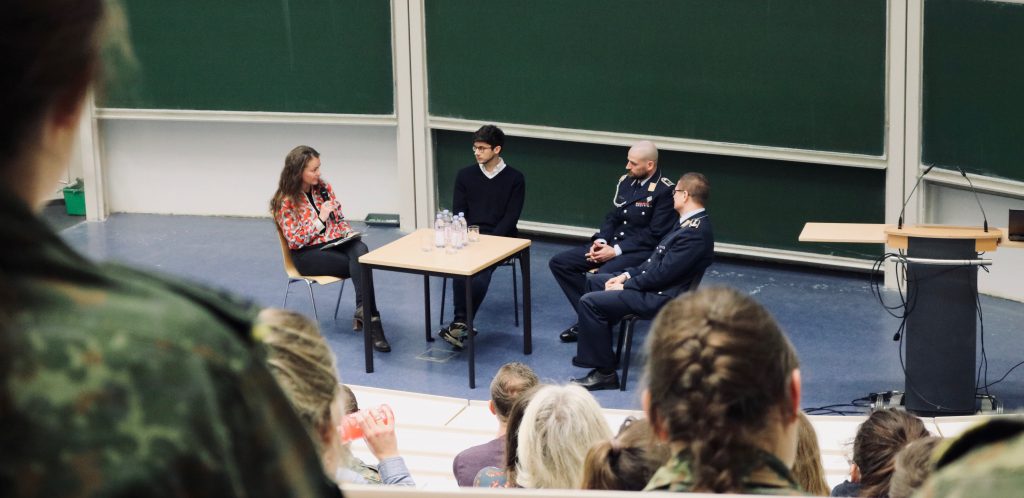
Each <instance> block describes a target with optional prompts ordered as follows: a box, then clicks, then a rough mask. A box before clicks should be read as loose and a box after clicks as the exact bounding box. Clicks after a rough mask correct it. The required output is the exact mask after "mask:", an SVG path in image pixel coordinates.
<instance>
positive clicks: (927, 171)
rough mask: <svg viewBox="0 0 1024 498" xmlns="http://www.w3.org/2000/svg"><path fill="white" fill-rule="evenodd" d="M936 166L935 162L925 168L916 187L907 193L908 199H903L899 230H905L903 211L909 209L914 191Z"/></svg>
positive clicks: (898, 224) (897, 225)
mask: <svg viewBox="0 0 1024 498" xmlns="http://www.w3.org/2000/svg"><path fill="white" fill-rule="evenodd" d="M934 167H935V165H934V164H933V165H931V166H928V168H927V169H925V170H924V173H921V176H919V177H917V183H915V184H914V188H912V189H910V194H908V195H907V200H905V201H903V209H900V219H899V222H898V223H897V224H896V229H897V230H903V213H904V212H906V210H907V204H910V198H911V197H912V196H913V195H914V191H916V190H917V187H918V186H920V185H921V180H924V176H925V175H927V174H928V173H929V172H930V171H931V170H932V168H934Z"/></svg>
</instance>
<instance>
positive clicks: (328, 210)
mask: <svg viewBox="0 0 1024 498" xmlns="http://www.w3.org/2000/svg"><path fill="white" fill-rule="evenodd" d="M339 207H341V206H340V203H339V202H338V201H327V202H325V203H323V204H321V205H320V221H322V222H324V223H327V219H328V218H330V217H331V214H332V213H334V212H335V211H337V210H338V208H339ZM339 217H340V216H336V218H339Z"/></svg>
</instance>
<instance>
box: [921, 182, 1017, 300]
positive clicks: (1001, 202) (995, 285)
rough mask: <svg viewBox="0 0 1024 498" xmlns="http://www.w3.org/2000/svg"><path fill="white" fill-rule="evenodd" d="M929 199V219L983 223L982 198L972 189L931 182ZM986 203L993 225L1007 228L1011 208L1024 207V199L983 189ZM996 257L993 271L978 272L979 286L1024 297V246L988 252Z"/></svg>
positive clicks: (986, 290) (1000, 294)
mask: <svg viewBox="0 0 1024 498" xmlns="http://www.w3.org/2000/svg"><path fill="white" fill-rule="evenodd" d="M926 185H927V191H926V193H925V195H926V198H927V200H926V202H925V205H926V206H928V208H927V210H926V212H925V216H924V222H925V223H934V224H942V225H960V226H975V227H980V226H981V225H982V217H981V211H980V210H979V209H978V202H977V201H976V200H975V198H974V194H972V193H971V192H970V191H969V190H964V189H960V188H956V187H950V186H946V185H939V184H934V183H927V184H926ZM978 195H979V198H980V199H981V204H982V206H984V207H985V213H986V214H987V215H988V224H989V227H1001V228H1004V229H1005V228H1006V227H1007V223H1008V221H1009V220H1008V218H1009V210H1010V209H1024V199H1021V198H1015V197H1007V196H1001V195H994V194H988V193H979V194H978ZM984 257H985V258H990V259H992V266H991V267H990V270H991V271H990V272H988V273H986V272H985V271H979V272H978V290H979V291H981V292H982V293H984V294H990V295H993V296H998V297H1004V298H1007V299H1013V300H1015V301H1024V284H1022V283H1021V275H1022V274H1024V249H1011V248H1003V249H997V250H996V251H994V252H990V253H986V254H985V256H984Z"/></svg>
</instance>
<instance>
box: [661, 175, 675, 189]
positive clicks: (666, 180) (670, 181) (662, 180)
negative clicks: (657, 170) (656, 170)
mask: <svg viewBox="0 0 1024 498" xmlns="http://www.w3.org/2000/svg"><path fill="white" fill-rule="evenodd" d="M661 183H664V184H665V185H667V186H669V187H671V186H673V185H675V182H673V181H672V180H669V179H668V178H667V177H664V176H663V177H661Z"/></svg>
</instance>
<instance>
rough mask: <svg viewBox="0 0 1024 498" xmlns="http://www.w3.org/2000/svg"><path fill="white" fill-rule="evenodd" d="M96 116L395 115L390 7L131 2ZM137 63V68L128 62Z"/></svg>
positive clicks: (359, 1) (292, 0)
mask: <svg viewBox="0 0 1024 498" xmlns="http://www.w3.org/2000/svg"><path fill="white" fill-rule="evenodd" d="M123 9H124V13H125V18H126V19H127V33H128V35H129V37H130V43H131V45H130V50H131V52H132V53H131V56H129V57H125V56H123V54H121V55H118V56H113V55H112V54H108V55H111V56H108V57H106V59H105V73H106V75H107V80H106V82H105V83H106V84H105V85H104V88H103V89H102V91H101V93H100V98H99V105H100V106H101V107H113V108H133V109H198V110H226V111H277V112H304V113H340V114H391V113H393V112H394V82H393V78H392V70H391V4H390V2H389V1H388V0H277V1H272V0H248V1H241V0H215V1H209V0H175V1H167V0H128V1H126V2H124V5H123ZM132 59H134V61H133V60H132Z"/></svg>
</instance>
